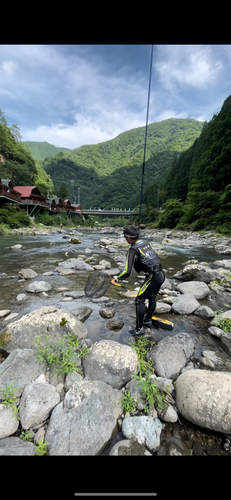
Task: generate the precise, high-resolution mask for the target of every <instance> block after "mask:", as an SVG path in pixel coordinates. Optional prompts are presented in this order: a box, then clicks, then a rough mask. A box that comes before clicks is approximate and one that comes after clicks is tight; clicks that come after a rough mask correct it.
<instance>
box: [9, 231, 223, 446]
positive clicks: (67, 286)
mask: <svg viewBox="0 0 231 500" xmlns="http://www.w3.org/2000/svg"><path fill="white" fill-rule="evenodd" d="M119 234H120V233H119V231H118V233H117V234H101V233H100V231H97V230H92V229H81V234H80V236H79V239H80V241H81V243H80V244H71V243H70V242H69V238H70V237H71V234H70V231H69V233H68V231H65V230H63V231H62V232H57V233H48V234H47V235H26V236H5V237H0V310H3V309H9V310H10V311H11V313H15V312H16V313H18V316H17V318H16V319H19V318H20V317H21V316H23V315H24V314H27V313H28V312H30V311H32V310H34V309H38V308H40V307H43V306H44V305H56V306H59V307H61V308H62V309H64V310H65V311H68V312H71V311H72V310H73V309H76V308H77V307H80V306H89V307H90V308H91V309H92V313H91V315H90V317H89V318H88V319H87V320H86V322H85V325H86V327H87V329H88V337H89V338H90V339H91V340H92V342H95V341H97V340H102V339H112V340H115V341H118V342H120V343H123V344H129V343H130V342H132V340H133V337H132V336H131V334H130V333H129V330H130V329H131V328H134V326H135V306H134V301H133V300H128V299H124V296H123V293H124V292H123V291H120V290H118V288H117V287H113V286H111V287H110V288H109V290H108V291H107V294H106V296H107V297H109V298H110V299H111V301H112V303H113V304H112V306H111V307H110V308H112V309H113V310H114V311H115V312H116V313H115V316H114V318H113V319H120V320H122V321H123V323H124V326H123V327H122V328H121V330H119V332H116V331H113V330H110V329H109V328H107V326H106V324H107V321H108V320H106V319H104V318H102V317H101V316H100V314H99V310H100V309H101V308H104V307H105V305H103V304H102V303H93V302H92V301H91V300H90V299H88V298H87V297H83V298H80V299H74V300H71V301H66V300H65V298H64V295H63V294H64V291H65V290H66V291H82V290H83V289H84V286H85V283H86V280H87V277H88V276H89V272H85V271H84V272H77V273H76V274H75V275H69V276H60V275H59V274H58V272H57V271H55V268H56V267H57V265H58V262H61V261H63V260H66V259H69V258H73V257H74V258H77V257H78V256H79V255H85V258H86V257H89V256H91V255H92V254H94V255H95V256H96V259H97V261H98V262H99V261H100V260H103V259H104V260H107V261H110V262H111V266H112V268H115V267H117V262H115V261H114V259H113V255H115V254H113V253H109V252H107V251H105V250H104V249H101V248H100V246H99V240H100V239H101V238H103V237H109V238H110V239H113V238H115V239H116V238H117V237H118V235H119ZM162 237H163V236H162ZM152 241H153V239H152ZM160 241H161V240H160V239H159V241H158V239H157V241H156V242H157V244H158V243H160ZM17 244H20V245H22V248H21V249H20V250H14V249H12V248H11V247H12V246H14V245H17ZM86 248H88V249H90V250H91V251H92V253H89V254H85V249H86ZM165 250H166V251H167V252H169V254H168V255H166V256H162V257H161V262H162V266H163V268H164V269H165V270H166V277H167V278H169V279H170V280H172V277H173V275H174V274H175V273H176V272H177V271H179V270H181V269H182V267H183V265H184V263H185V262H186V261H187V260H189V259H197V260H198V261H199V262H209V263H211V262H213V261H214V260H218V259H219V260H221V259H223V258H227V256H223V255H220V254H218V253H217V252H216V251H215V249H214V248H213V247H212V246H210V245H201V246H192V247H191V248H183V247H182V245H181V242H180V240H179V246H177V247H176V246H174V247H170V246H168V245H165ZM125 252H126V248H125V249H124V250H119V251H118V253H119V254H122V255H125ZM171 253H174V255H171ZM98 262H97V263H98ZM22 268H31V269H33V270H34V271H36V273H37V274H38V276H37V277H36V278H35V279H36V281H47V282H49V283H50V284H51V285H52V290H51V291H49V292H47V294H43V293H41V294H34V293H32V294H29V293H27V292H25V288H26V286H27V285H28V283H30V282H31V280H22V279H20V277H19V274H18V272H19V271H20V269H22ZM48 271H52V272H54V274H53V275H52V276H44V275H43V273H45V272H48ZM3 273H5V274H3ZM5 275H7V276H5ZM172 282H174V280H172ZM139 285H140V282H139V280H138V279H137V276H136V273H133V274H132V275H131V277H130V278H129V281H128V284H127V285H126V286H127V287H128V288H129V290H134V288H136V287H137V286H139ZM20 293H27V295H28V299H27V300H26V301H25V302H18V301H17V296H18V295H19V294H20ZM229 295H231V294H228V293H226V296H225V300H224V297H221V299H220V302H219V298H217V297H216V298H214V296H213V295H212V294H211V296H209V297H208V298H207V299H204V300H203V301H200V303H201V305H202V304H205V305H208V306H209V307H211V308H212V309H213V310H216V309H218V308H220V309H222V310H227V309H229V308H231V299H229ZM164 317H165V319H169V320H171V321H173V322H174V329H173V330H172V331H165V330H162V329H156V332H155V337H154V340H156V341H158V340H160V339H161V338H163V337H165V336H166V335H175V334H176V333H179V332H188V333H190V334H193V335H194V337H195V339H196V342H197V348H196V351H195V355H196V356H198V357H199V356H200V354H201V350H202V349H208V350H214V351H215V352H217V353H218V354H219V356H221V357H222V358H223V359H224V362H227V361H228V360H229V361H230V356H229V355H227V353H225V352H224V351H223V349H222V348H221V347H220V344H219V340H218V339H216V338H215V337H213V338H212V337H211V336H210V335H206V332H207V329H208V327H209V325H210V322H209V321H208V320H204V319H201V318H199V317H197V316H195V315H188V316H183V315H173V314H171V313H169V314H166V315H164ZM3 327H4V319H3V320H1V319H0V332H1V330H2V329H3ZM171 426H172V424H166V429H167V430H166V433H165V442H166V443H167V441H168V440H170V439H175V442H177V443H178V446H179V441H181V445H182V442H183V441H182V439H181V434H182V432H183V433H184V434H185V436H186V438H187V437H188V435H189V434H190V433H191V434H190V435H192V434H194V435H195V434H196V433H197V432H199V434H200V436H198V442H199V443H202V442H203V443H204V444H203V450H206V454H213V453H212V452H211V453H208V441H209V440H210V441H211V440H212V443H213V444H212V445H213V447H214V448H213V449H214V450H215V452H214V454H218V455H219V454H224V452H223V451H222V439H223V438H222V437H221V436H219V435H217V434H216V433H215V434H214V433H210V432H208V431H206V430H200V431H199V430H198V429H197V428H195V427H194V426H192V425H191V424H189V423H187V422H184V425H183V426H181V425H180V424H179V423H177V424H174V425H173V427H174V429H175V430H174V431H173V430H171ZM174 436H175V437H174ZM214 436H215V437H214ZM186 438H185V439H186ZM117 439H121V436H120V435H119V434H117ZM205 443H206V444H205ZM182 446H184V447H185V444H183V445H182ZM107 453H109V451H108V452H107V451H106V452H105V453H104V454H107ZM201 454H203V453H201Z"/></svg>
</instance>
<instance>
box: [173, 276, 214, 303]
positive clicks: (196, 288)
mask: <svg viewBox="0 0 231 500" xmlns="http://www.w3.org/2000/svg"><path fill="white" fill-rule="evenodd" d="M176 290H179V292H181V293H191V294H192V295H194V297H195V299H198V300H201V299H204V298H205V297H207V296H208V295H209V287H208V286H207V285H206V283H203V282H202V281H186V282H185V283H179V285H177V286H176Z"/></svg>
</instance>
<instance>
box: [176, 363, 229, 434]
mask: <svg viewBox="0 0 231 500" xmlns="http://www.w3.org/2000/svg"><path fill="white" fill-rule="evenodd" d="M176 405H177V408H178V410H179V412H180V413H181V415H182V416H183V417H184V418H186V420H188V421H189V422H192V423H193V424H195V425H199V426H201V427H205V428H206V429H211V430H214V431H217V432H223V433H227V434H230V433H231V376H230V375H227V374H225V373H222V372H218V371H209V370H188V371H185V372H184V373H182V374H181V375H180V376H179V377H178V379H177V381H176Z"/></svg>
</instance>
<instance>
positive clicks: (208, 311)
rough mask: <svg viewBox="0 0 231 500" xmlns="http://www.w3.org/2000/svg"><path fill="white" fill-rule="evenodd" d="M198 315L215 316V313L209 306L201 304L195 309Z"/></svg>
mask: <svg viewBox="0 0 231 500" xmlns="http://www.w3.org/2000/svg"><path fill="white" fill-rule="evenodd" d="M194 314H196V316H200V317H201V318H214V316H215V314H214V312H213V311H212V309H211V308H210V307H208V306H200V307H198V309H196V311H194Z"/></svg>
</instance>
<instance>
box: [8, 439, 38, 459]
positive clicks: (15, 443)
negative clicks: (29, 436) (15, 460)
mask: <svg viewBox="0 0 231 500" xmlns="http://www.w3.org/2000/svg"><path fill="white" fill-rule="evenodd" d="M35 448H36V446H35V445H34V444H33V443H30V442H29V441H23V439H20V438H18V437H7V438H5V439H1V440H0V456H9V455H14V456H15V455H18V456H22V455H35Z"/></svg>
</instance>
